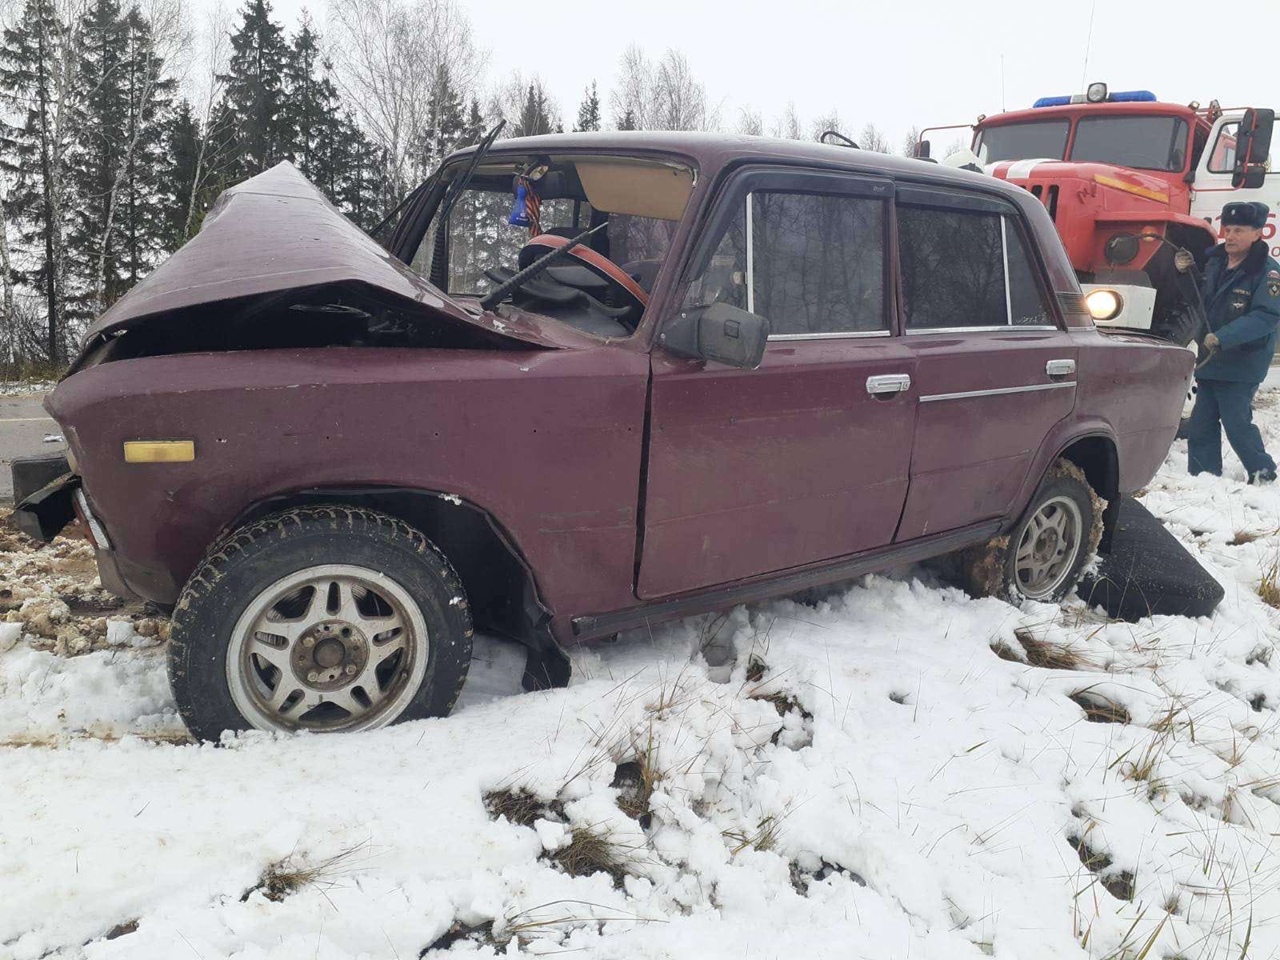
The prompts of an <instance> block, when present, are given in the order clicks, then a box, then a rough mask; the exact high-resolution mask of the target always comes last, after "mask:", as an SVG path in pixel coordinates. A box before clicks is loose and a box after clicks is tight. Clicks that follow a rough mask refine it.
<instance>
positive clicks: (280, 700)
mask: <svg viewBox="0 0 1280 960" xmlns="http://www.w3.org/2000/svg"><path fill="white" fill-rule="evenodd" d="M471 632H472V630H471V614H470V610H469V608H468V606H467V601H466V595H465V594H464V593H463V590H462V584H461V583H460V582H459V580H458V575H457V574H456V573H454V571H453V568H452V567H451V566H450V565H449V562H448V561H447V560H446V559H445V558H444V556H443V555H442V554H441V553H440V552H439V551H438V550H437V549H436V548H435V546H433V545H432V544H431V542H430V541H428V540H427V538H426V537H424V536H423V535H422V534H421V533H420V532H418V531H417V530H415V529H413V528H412V527H410V526H409V525H408V524H405V523H403V522H401V521H400V520H397V519H395V518H394V517H390V516H387V515H386V514H382V513H375V512H373V511H371V510H360V509H353V508H348V507H340V506H332V507H306V508H302V509H297V510H289V511H286V512H284V513H278V514H274V515H272V516H270V517H266V518H264V519H262V520H259V521H257V522H255V523H252V524H250V525H248V526H246V527H243V528H241V529H240V530H237V531H236V532H235V533H233V534H230V535H229V536H227V537H225V538H224V539H223V540H221V541H219V542H218V543H217V544H216V545H215V546H214V548H213V550H212V551H211V553H210V555H209V556H207V557H206V558H205V560H204V561H203V562H202V563H201V564H200V566H199V567H198V568H197V569H196V571H195V573H193V574H192V575H191V579H190V580H189V581H188V582H187V585H186V587H185V588H184V589H183V591H182V595H181V597H179V599H178V605H177V607H176V608H175V610H174V614H173V628H172V634H171V638H172V639H171V641H170V647H169V682H170V686H171V687H172V689H173V695H174V699H175V700H176V701H177V703H178V711H179V713H181V715H182V719H183V721H184V722H185V723H186V725H187V729H189V730H190V731H191V733H192V734H194V735H195V736H196V737H199V738H201V739H205V740H216V739H217V738H218V737H219V735H220V734H221V733H222V732H223V731H224V730H247V729H251V728H256V729H259V730H276V731H292V730H310V731H315V732H325V733H327V732H338V731H355V730H371V729H374V728H376V727H382V726H386V725H387V724H390V723H395V722H397V721H400V720H409V719H416V718H421V717H436V716H445V715H446V714H448V713H449V711H450V710H451V709H452V708H453V704H454V702H455V701H456V700H457V698H458V694H459V693H460V692H461V690H462V684H463V682H464V681H465V680H466V676H467V669H468V667H469V666H470V663H471Z"/></svg>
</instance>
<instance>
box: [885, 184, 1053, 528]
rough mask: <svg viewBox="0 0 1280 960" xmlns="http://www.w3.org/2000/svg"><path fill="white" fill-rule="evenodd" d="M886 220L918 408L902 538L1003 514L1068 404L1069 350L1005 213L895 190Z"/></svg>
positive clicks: (1031, 259)
mask: <svg viewBox="0 0 1280 960" xmlns="http://www.w3.org/2000/svg"><path fill="white" fill-rule="evenodd" d="M896 213H897V228H898V231H897V232H898V243H899V264H900V274H901V285H902V313H903V322H904V324H905V331H906V336H905V341H906V342H907V343H908V344H909V345H910V349H911V352H912V354H913V355H914V357H915V360H916V368H915V369H916V383H917V389H918V395H917V402H918V403H919V414H918V417H917V421H916V433H915V445H914V447H913V449H912V453H911V486H910V490H909V491H908V493H907V502H906V507H905V509H904V510H903V514H902V522H901V524H900V526H899V529H898V535H897V539H898V540H899V541H905V540H911V539H914V538H916V537H922V536H927V535H929V534H934V533H941V532H943V531H946V530H952V529H955V528H958V527H963V526H967V525H968V524H971V523H976V522H978V521H981V520H985V519H990V518H992V517H1000V516H1003V515H1004V514H1005V513H1007V512H1008V511H1009V510H1010V509H1012V508H1013V506H1014V504H1013V500H1014V497H1015V496H1017V492H1018V490H1019V489H1020V488H1021V486H1022V484H1023V482H1024V480H1025V479H1026V477H1027V471H1028V470H1029V469H1030V466H1031V462H1032V459H1033V458H1034V457H1035V455H1036V452H1037V451H1038V450H1039V448H1040V444H1041V443H1042V441H1043V440H1044V438H1045V436H1046V434H1048V432H1049V430H1050V428H1051V427H1052V426H1053V425H1054V424H1055V423H1057V422H1058V421H1059V420H1061V419H1063V418H1064V417H1066V416H1067V415H1068V414H1069V413H1070V412H1071V410H1072V407H1073V406H1074V404H1075V385H1076V383H1075V382H1076V362H1077V359H1078V358H1077V353H1078V351H1077V348H1076V346H1075V344H1074V343H1073V342H1072V340H1071V338H1070V337H1069V336H1068V334H1067V333H1066V332H1065V331H1064V330H1063V329H1062V328H1061V326H1060V323H1059V321H1058V319H1057V318H1056V316H1055V313H1054V311H1053V309H1052V307H1051V306H1050V300H1049V298H1048V297H1047V296H1046V293H1045V292H1046V291H1047V289H1048V286H1047V284H1046V283H1045V281H1044V278H1043V275H1042V270H1041V268H1040V265H1039V263H1038V261H1037V260H1036V258H1035V256H1034V255H1032V253H1031V250H1032V247H1031V245H1030V244H1029V243H1028V242H1027V240H1026V237H1027V236H1029V235H1030V234H1029V232H1028V231H1026V230H1025V229H1024V228H1023V226H1022V223H1021V215H1020V214H1019V213H1018V211H1017V210H1016V208H1015V207H1014V206H1012V205H1011V204H1008V203H1006V202H1005V201H1003V200H1000V199H998V198H991V197H988V196H986V195H982V194H976V193H973V194H971V193H966V192H964V191H955V190H950V189H947V190H943V189H937V188H933V187H908V186H905V185H899V187H898V191H897V201H896Z"/></svg>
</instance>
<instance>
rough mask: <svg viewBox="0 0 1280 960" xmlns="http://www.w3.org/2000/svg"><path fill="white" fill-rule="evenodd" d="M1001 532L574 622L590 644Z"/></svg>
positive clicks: (928, 540) (913, 546) (885, 550)
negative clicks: (616, 634) (623, 632)
mask: <svg viewBox="0 0 1280 960" xmlns="http://www.w3.org/2000/svg"><path fill="white" fill-rule="evenodd" d="M999 529H1000V521H999V520H986V521H983V522H982V523H975V524H972V525H970V526H967V527H961V528H959V529H958V530H949V531H947V532H946V533H939V534H935V535H933V536H928V537H918V538H916V539H915V540H909V541H907V542H906V543H895V544H891V545H890V546H887V547H878V548H876V549H875V550H868V551H866V552H864V553H858V554H854V555H853V556H850V557H840V558H839V559H836V560H827V561H824V562H822V563H817V564H811V565H809V566H805V567H795V568H792V569H790V570H787V571H784V572H782V573H779V574H771V575H769V576H765V577H753V578H751V579H749V580H737V581H734V582H733V583H729V584H719V585H717V586H714V587H705V588H703V589H700V590H693V591H690V592H688V593H681V594H677V595H675V596H673V597H670V598H668V599H666V600H658V601H654V602H652V603H645V604H641V605H640V606H636V607H628V608H627V609H625V610H617V611H614V612H612V613H600V614H592V615H587V616H581V617H574V618H573V620H572V621H571V622H572V624H573V635H574V638H575V639H578V640H590V639H592V638H595V637H605V636H609V635H610V634H614V633H618V632H619V631H621V630H629V629H631V628H632V627H639V626H644V625H646V624H654V623H662V622H664V621H666V620H677V619H679V618H681V617H687V616H692V615H693V614H695V613H701V612H703V611H706V610H714V609H718V608H722V607H731V606H736V605H737V604H739V603H749V602H751V601H753V600H763V599H766V598H768V597H777V596H785V595H787V594H791V593H796V592H798V591H800V590H804V589H807V588H809V587H816V586H821V585H822V584H824V583H833V582H836V581H839V580H848V579H851V578H853V577H860V576H862V575H864V574H867V573H874V572H875V571H877V570H883V569H885V568H887V567H892V566H897V565H899V564H903V563H915V562H917V561H920V560H925V559H927V558H929V557H934V556H938V555H940V554H944V553H950V552H951V551H953V550H960V549H962V548H964V547H967V546H971V545H972V544H975V543H981V542H982V541H984V540H987V539H990V538H991V537H992V536H994V535H995V534H996V533H997V532H998V531H999Z"/></svg>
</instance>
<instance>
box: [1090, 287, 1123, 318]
mask: <svg viewBox="0 0 1280 960" xmlns="http://www.w3.org/2000/svg"><path fill="white" fill-rule="evenodd" d="M1084 302H1085V306H1087V307H1088V308H1089V316H1091V317H1093V319H1094V320H1095V321H1106V320H1114V319H1115V318H1116V317H1118V316H1120V311H1121V310H1123V309H1124V301H1123V300H1121V299H1120V294H1118V293H1116V292H1115V291H1114V290H1092V291H1090V293H1089V295H1088V296H1087V297H1085V298H1084Z"/></svg>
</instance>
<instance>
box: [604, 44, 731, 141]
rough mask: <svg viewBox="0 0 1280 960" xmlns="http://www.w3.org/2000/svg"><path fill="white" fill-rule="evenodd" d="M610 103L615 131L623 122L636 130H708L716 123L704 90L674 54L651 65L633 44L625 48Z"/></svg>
mask: <svg viewBox="0 0 1280 960" xmlns="http://www.w3.org/2000/svg"><path fill="white" fill-rule="evenodd" d="M611 103H612V107H613V114H614V122H615V124H616V125H617V126H619V127H621V126H623V122H622V121H623V120H624V118H629V119H630V121H631V122H632V124H633V126H632V127H631V129H636V130H710V129H714V127H715V126H716V122H717V118H716V111H715V110H714V109H712V108H711V107H710V106H709V105H708V102H707V91H706V87H705V86H704V85H703V84H702V82H701V81H699V80H696V79H695V78H694V76H693V70H692V69H691V68H690V66H689V61H688V59H687V58H686V57H685V55H684V54H682V53H680V52H679V51H678V50H667V52H666V53H664V54H663V55H662V58H661V59H660V60H659V61H658V62H657V63H653V62H652V61H650V60H649V58H648V57H647V56H646V55H645V53H644V51H643V50H641V49H640V48H639V47H638V46H636V45H635V44H631V45H630V46H629V47H627V49H626V51H625V52H624V53H623V54H622V60H621V62H620V64H619V66H618V78H617V82H616V84H615V86H614V90H613V94H612V95H611Z"/></svg>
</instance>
